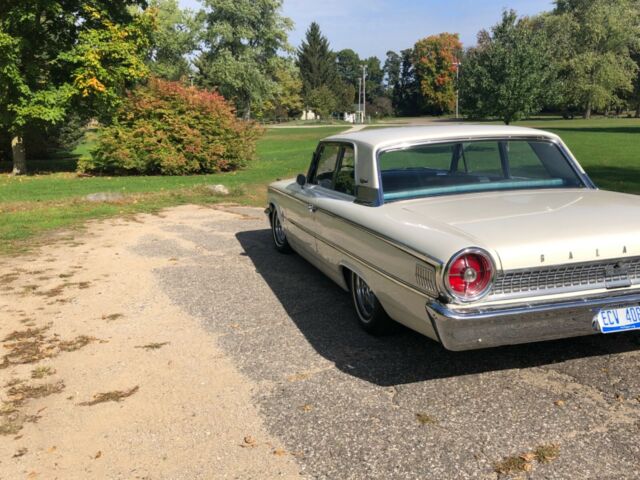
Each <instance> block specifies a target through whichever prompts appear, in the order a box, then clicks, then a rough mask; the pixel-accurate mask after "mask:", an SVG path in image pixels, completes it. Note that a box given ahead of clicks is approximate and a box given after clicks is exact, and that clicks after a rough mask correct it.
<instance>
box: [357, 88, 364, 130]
mask: <svg viewBox="0 0 640 480" xmlns="http://www.w3.org/2000/svg"><path fill="white" fill-rule="evenodd" d="M361 102H362V78H358V123H363V122H362V103H361Z"/></svg>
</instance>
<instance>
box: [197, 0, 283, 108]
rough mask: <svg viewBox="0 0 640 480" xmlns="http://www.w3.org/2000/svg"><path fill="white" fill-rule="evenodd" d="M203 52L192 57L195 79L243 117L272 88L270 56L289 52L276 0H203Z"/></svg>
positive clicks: (278, 1) (264, 97)
mask: <svg viewBox="0 0 640 480" xmlns="http://www.w3.org/2000/svg"><path fill="white" fill-rule="evenodd" d="M203 3H204V5H205V7H206V8H207V10H206V24H205V33H204V51H203V53H202V54H201V55H200V57H198V59H197V60H196V62H195V63H196V67H197V69H198V72H199V74H198V81H199V83H200V84H201V85H203V86H206V87H213V88H216V89H218V91H219V92H220V93H221V94H222V95H223V96H224V97H225V98H228V99H229V100H232V101H233V102H234V103H235V104H236V107H237V109H238V111H239V112H240V113H241V114H242V116H243V117H245V118H249V117H250V116H251V106H252V105H253V104H256V103H260V102H263V101H265V100H268V99H269V98H270V97H271V95H272V94H273V92H274V89H275V86H276V85H275V81H274V79H273V69H274V67H275V66H274V61H275V60H276V59H277V57H278V52H279V51H282V50H284V51H289V50H290V46H289V44H288V42H287V32H288V31H289V30H290V29H291V28H292V25H293V24H292V22H291V20H290V19H289V18H286V17H284V16H282V14H281V8H282V0H203Z"/></svg>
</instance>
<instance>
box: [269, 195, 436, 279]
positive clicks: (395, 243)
mask: <svg viewBox="0 0 640 480" xmlns="http://www.w3.org/2000/svg"><path fill="white" fill-rule="evenodd" d="M269 191H270V192H272V193H278V194H280V195H283V196H285V197H289V198H292V199H293V200H295V201H297V202H300V203H303V204H305V205H306V203H307V202H303V201H302V200H300V199H299V198H297V197H295V196H294V195H291V194H290V193H287V192H284V191H282V190H278V189H275V188H273V187H269ZM317 211H318V212H322V213H324V214H326V215H329V216H330V217H333V218H336V219H338V220H341V221H343V222H345V223H347V224H348V225H350V226H352V227H354V228H357V229H358V230H361V231H363V232H365V233H368V234H369V235H373V236H374V237H376V238H377V239H378V240H381V241H383V242H385V243H387V244H388V245H391V246H392V247H395V248H397V249H399V250H402V251H403V252H405V253H407V254H409V255H411V256H412V257H415V258H417V259H418V260H422V261H423V262H426V263H428V264H430V265H432V266H434V267H436V270H437V271H438V272H439V271H440V269H442V267H443V262H442V261H441V260H439V259H437V258H435V257H432V256H431V255H429V254H426V253H421V252H418V251H416V250H414V249H413V248H411V247H409V246H408V245H405V244H403V243H401V242H398V241H397V240H393V239H391V238H389V237H387V236H386V235H383V234H381V233H378V232H376V231H374V230H371V229H370V228H367V227H365V226H363V225H361V224H359V223H356V222H353V221H351V220H348V219H346V218H344V217H341V216H339V215H336V214H335V213H333V212H330V211H329V210H326V209H324V208H320V207H318V209H317Z"/></svg>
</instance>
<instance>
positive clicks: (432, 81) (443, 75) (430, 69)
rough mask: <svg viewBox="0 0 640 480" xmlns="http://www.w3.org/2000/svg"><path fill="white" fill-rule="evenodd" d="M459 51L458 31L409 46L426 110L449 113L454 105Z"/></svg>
mask: <svg viewBox="0 0 640 480" xmlns="http://www.w3.org/2000/svg"><path fill="white" fill-rule="evenodd" d="M461 53H462V43H461V42H460V37H459V36H458V34H457V33H456V34H451V33H441V34H439V35H432V36H430V37H426V38H423V39H422V40H419V41H418V42H416V44H415V45H414V47H413V63H414V67H415V71H416V74H417V76H418V79H419V81H420V91H421V93H422V96H423V98H424V102H425V106H426V107H427V109H429V110H430V111H432V112H433V113H436V114H442V113H450V112H452V111H453V110H454V108H455V104H456V71H457V66H456V62H457V61H458V60H459V59H460V57H461Z"/></svg>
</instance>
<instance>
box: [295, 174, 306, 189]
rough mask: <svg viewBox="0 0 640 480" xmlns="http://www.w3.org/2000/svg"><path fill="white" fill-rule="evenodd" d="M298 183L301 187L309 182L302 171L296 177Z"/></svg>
mask: <svg viewBox="0 0 640 480" xmlns="http://www.w3.org/2000/svg"><path fill="white" fill-rule="evenodd" d="M296 183H297V184H298V185H300V186H301V187H304V186H305V185H306V184H307V177H305V176H304V175H303V174H302V173H301V174H299V175H298V176H297V177H296Z"/></svg>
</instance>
